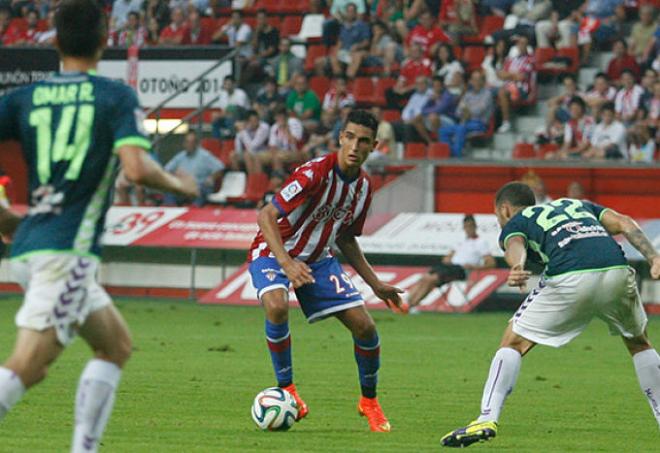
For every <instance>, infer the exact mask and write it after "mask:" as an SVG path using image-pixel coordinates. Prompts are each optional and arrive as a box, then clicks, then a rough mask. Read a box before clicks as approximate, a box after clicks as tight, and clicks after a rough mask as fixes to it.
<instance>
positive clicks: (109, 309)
mask: <svg viewBox="0 0 660 453" xmlns="http://www.w3.org/2000/svg"><path fill="white" fill-rule="evenodd" d="M55 26H56V30H57V37H56V46H57V48H58V51H59V53H60V58H61V62H62V72H60V73H59V74H56V75H54V76H53V77H51V78H49V79H46V80H44V81H41V82H38V83H35V84H32V85H29V86H26V87H22V88H18V89H16V90H15V91H13V92H11V93H10V94H8V95H6V96H4V97H3V98H2V99H0V141H3V140H10V139H13V140H18V141H19V142H20V143H21V145H22V148H23V154H24V157H25V160H26V162H27V167H28V179H29V193H30V207H29V210H28V213H27V215H26V216H25V217H24V218H23V219H21V218H20V217H18V216H16V215H14V214H12V213H11V211H7V210H4V209H0V233H3V234H12V233H14V230H15V234H14V242H13V244H12V257H11V271H12V276H13V277H14V278H15V279H16V280H17V281H18V282H19V283H20V284H21V286H23V288H25V299H24V302H23V305H22V306H21V308H20V310H19V311H18V313H17V314H16V325H17V326H18V335H17V339H16V344H15V348H14V351H13V353H12V355H11V356H10V357H9V359H8V360H7V361H6V362H5V363H4V364H3V365H2V366H0V419H2V418H3V417H4V416H5V415H6V414H7V412H9V410H10V409H11V408H12V406H13V405H14V404H16V403H17V402H18V400H19V399H20V398H21V397H22V396H23V394H24V393H25V391H26V390H27V389H29V388H30V387H32V386H34V385H36V384H37V383H39V381H41V380H43V379H44V378H45V376H46V371H47V369H48V366H49V365H50V364H51V363H52V362H54V361H55V360H56V359H57V357H58V356H59V354H60V353H61V352H62V351H63V350H64V348H65V347H66V346H67V345H68V344H69V343H70V342H71V341H72V340H73V339H74V337H75V336H76V334H80V336H81V337H82V338H83V339H84V340H85V341H86V342H87V343H88V344H89V346H90V347H91V349H92V350H93V352H94V358H93V359H92V360H90V361H89V362H88V363H87V366H86V367H85V369H84V370H83V372H82V375H81V376H80V382H79V384H78V391H77V394H76V405H75V426H74V434H73V442H72V447H71V451H72V452H83V451H84V452H95V451H97V448H98V444H99V440H100V438H101V435H102V434H103V431H104V429H105V426H106V424H107V422H108V419H109V418H110V413H111V412H112V406H113V403H114V399H115V390H116V388H117V385H118V384H119V379H120V376H121V369H122V367H123V365H124V363H125V362H126V361H127V360H128V357H129V355H130V352H131V339H130V334H129V332H128V328H127V327H126V323H125V322H124V320H123V318H122V316H121V315H120V314H119V312H118V311H117V309H116V308H115V307H114V306H113V304H112V301H111V300H110V297H109V296H108V294H107V293H106V292H105V290H104V289H103V288H102V287H101V286H100V285H99V284H98V283H97V281H96V270H97V267H98V262H99V256H100V252H101V250H100V237H101V233H102V232H103V225H104V223H105V213H106V211H107V210H108V207H109V206H110V202H111V199H112V191H111V189H112V183H113V181H114V177H115V175H116V173H117V166H118V162H121V164H122V167H123V170H124V174H125V175H126V176H127V178H128V179H129V180H131V181H134V182H136V183H139V184H141V185H146V186H149V187H152V188H155V189H161V190H165V191H172V192H176V193H179V194H181V195H184V196H188V197H192V198H194V197H195V196H197V195H198V191H197V184H196V183H195V180H194V179H193V178H192V177H188V178H185V177H184V178H179V177H175V176H172V175H170V174H168V173H166V172H165V171H164V170H163V169H162V168H161V167H160V166H159V165H157V164H156V163H155V162H154V161H153V160H151V159H150V158H149V157H148V156H147V153H146V151H147V150H148V149H149V148H150V147H151V143H150V142H149V140H148V139H147V137H146V135H145V133H144V132H143V128H142V124H141V122H142V110H141V109H140V106H139V104H138V100H137V97H136V96H135V93H134V92H133V90H132V89H131V88H130V87H128V86H126V85H124V84H122V83H120V82H115V81H112V80H110V79H106V78H103V77H97V76H95V75H93V74H92V73H91V72H92V71H93V70H95V69H96V66H97V63H98V60H99V59H100V58H101V52H102V49H103V46H104V43H105V42H106V41H107V30H106V18H105V17H104V14H103V11H102V10H101V8H100V7H99V6H98V4H97V3H96V2H95V1H94V0H63V1H61V2H60V3H59V5H58V7H57V10H56V13H55ZM19 223H20V224H19ZM6 434H7V435H9V433H6Z"/></svg>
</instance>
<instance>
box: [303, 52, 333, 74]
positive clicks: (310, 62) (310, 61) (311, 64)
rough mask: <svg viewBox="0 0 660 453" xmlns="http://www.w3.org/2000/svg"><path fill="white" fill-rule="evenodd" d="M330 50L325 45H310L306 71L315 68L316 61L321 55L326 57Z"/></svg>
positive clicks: (306, 58) (306, 59)
mask: <svg viewBox="0 0 660 453" xmlns="http://www.w3.org/2000/svg"><path fill="white" fill-rule="evenodd" d="M327 53H328V51H327V49H326V47H325V46H309V47H308V48H307V55H306V56H305V71H310V72H311V71H313V70H314V62H315V61H316V59H317V58H319V57H325V56H326V55H327Z"/></svg>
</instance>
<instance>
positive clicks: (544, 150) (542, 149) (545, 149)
mask: <svg viewBox="0 0 660 453" xmlns="http://www.w3.org/2000/svg"><path fill="white" fill-rule="evenodd" d="M558 149H559V145H557V144H556V143H544V144H543V145H539V157H540V158H541V159H543V158H545V156H546V154H548V153H553V152H555V151H557V150H558Z"/></svg>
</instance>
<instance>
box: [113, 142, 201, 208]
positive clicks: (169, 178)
mask: <svg viewBox="0 0 660 453" xmlns="http://www.w3.org/2000/svg"><path fill="white" fill-rule="evenodd" d="M117 154H118V155H119V159H120V160H121V165H122V170H123V171H124V175H125V176H126V179H128V180H129V181H131V182H133V183H135V184H139V185H141V186H147V187H151V188H152V189H156V190H162V191H163V192H174V193H177V194H180V195H183V196H184V197H187V198H196V197H198V196H199V189H198V188H197V182H196V181H195V178H193V177H192V176H191V175H187V174H181V175H178V176H174V175H172V174H170V173H167V172H166V171H165V170H163V167H161V166H160V165H159V164H158V163H157V162H155V161H154V160H153V159H150V158H149V156H148V155H147V153H146V151H145V150H144V148H141V147H139V146H135V145H122V146H120V147H119V148H117Z"/></svg>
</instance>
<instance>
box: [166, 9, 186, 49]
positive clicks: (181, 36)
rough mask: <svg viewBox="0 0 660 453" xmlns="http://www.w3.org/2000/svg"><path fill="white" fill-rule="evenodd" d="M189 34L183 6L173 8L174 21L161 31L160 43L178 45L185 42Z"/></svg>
mask: <svg viewBox="0 0 660 453" xmlns="http://www.w3.org/2000/svg"><path fill="white" fill-rule="evenodd" d="M188 34H189V30H188V26H187V25H186V18H185V16H184V15H183V10H182V9H181V8H174V9H172V22H171V23H170V24H169V25H168V26H167V27H165V28H163V31H161V32H160V38H159V39H158V43H159V44H160V45H170V46H172V45H174V46H178V45H181V44H183V43H184V40H185V39H186V37H187V36H188Z"/></svg>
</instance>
